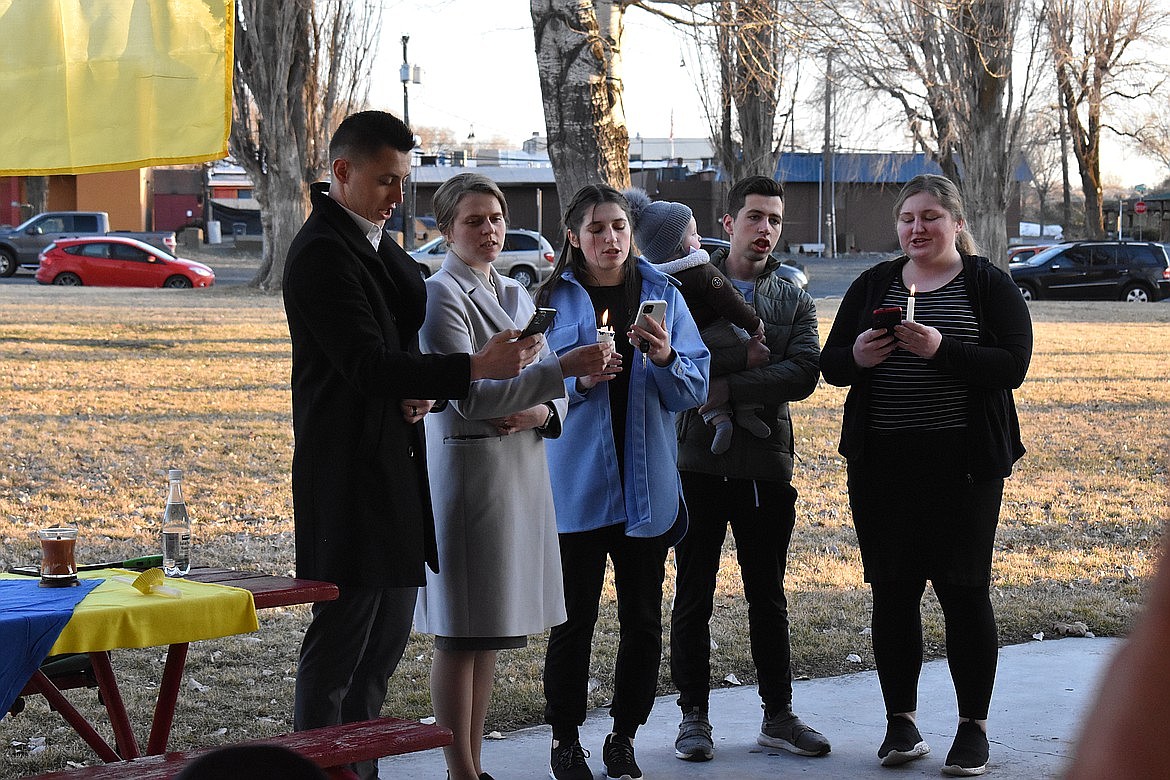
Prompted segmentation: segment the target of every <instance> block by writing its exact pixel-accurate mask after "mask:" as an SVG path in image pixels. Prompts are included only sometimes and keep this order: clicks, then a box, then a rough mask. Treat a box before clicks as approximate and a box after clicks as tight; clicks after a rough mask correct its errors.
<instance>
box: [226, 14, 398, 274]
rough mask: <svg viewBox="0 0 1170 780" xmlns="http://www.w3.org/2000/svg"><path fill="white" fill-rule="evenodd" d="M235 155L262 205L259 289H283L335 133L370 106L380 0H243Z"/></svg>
mask: <svg viewBox="0 0 1170 780" xmlns="http://www.w3.org/2000/svg"><path fill="white" fill-rule="evenodd" d="M236 7H237V14H236V45H235V50H236V78H235V79H234V80H233V98H234V106H233V112H232V135H231V149H232V154H233V156H234V157H235V158H236V160H237V161H238V162H239V163H240V165H242V166H243V167H244V169H245V170H247V171H248V175H249V176H250V177H251V179H252V182H253V184H254V186H255V196H256V200H257V201H259V202H260V222H261V225H262V226H263V228H264V248H263V255H262V258H261V263H260V269H259V270H258V271H257V273H256V276H255V277H254V278H253V279H252V281H251V284H252V285H253V286H255V287H259V288H261V289H264V290H279V289H280V285H281V279H282V277H283V275H284V262H285V257H286V255H287V254H288V247H289V245H290V244H291V243H292V240H293V238H295V237H296V234H297V231H298V230H300V228H301V225H302V224H304V221H305V216H306V215H307V213H308V208H309V205H308V204H309V200H308V188H307V185H308V184H310V183H312V182H314V181H316V180H318V179H319V178H320V177H321V176H322V175H323V174H324V172H325V170H326V168H327V167H328V164H329V160H328V140H329V133H330V132H331V131H332V129H333V128H334V127H335V126H336V125H337V124H338V123H339V122H340V121H341V119H342V118H344V117H345V116H346V115H347V114H349V113H350V111H351V110H352V109H353V108H354V106H355V105H358V104H360V103H361V102H363V101H364V99H365V94H364V93H365V88H364V87H363V86H362V85H363V84H367V83H368V82H367V76H368V74H369V69H370V67H371V64H372V62H373V60H374V57H373V51H374V43H373V41H374V40H376V37H377V35H378V32H379V29H380V25H379V22H378V18H379V17H378V16H377V14H378V13H380V6H379V4H378V2H377V0H237V6H236Z"/></svg>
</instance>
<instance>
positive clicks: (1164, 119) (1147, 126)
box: [1133, 108, 1170, 178]
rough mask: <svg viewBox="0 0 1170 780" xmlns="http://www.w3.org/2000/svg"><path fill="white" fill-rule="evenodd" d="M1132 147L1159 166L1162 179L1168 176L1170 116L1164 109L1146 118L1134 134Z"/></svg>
mask: <svg viewBox="0 0 1170 780" xmlns="http://www.w3.org/2000/svg"><path fill="white" fill-rule="evenodd" d="M1133 146H1134V147H1135V149H1136V150H1137V151H1139V152H1141V153H1142V154H1144V155H1146V156H1148V157H1153V158H1154V159H1155V160H1157V161H1158V162H1159V163H1160V164H1161V166H1162V168H1163V169H1164V170H1163V171H1162V173H1161V175H1162V177H1163V178H1165V177H1166V176H1167V175H1170V115H1167V113H1166V111H1165V109H1164V108H1163V110H1161V111H1154V112H1152V113H1150V114H1148V115H1147V116H1146V118H1145V121H1144V122H1143V123H1142V125H1141V127H1139V128H1137V130H1135V132H1134V140H1133Z"/></svg>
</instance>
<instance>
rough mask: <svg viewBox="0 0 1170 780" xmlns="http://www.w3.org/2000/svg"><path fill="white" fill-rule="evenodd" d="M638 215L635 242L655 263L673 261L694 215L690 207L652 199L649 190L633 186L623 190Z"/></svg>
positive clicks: (633, 212) (635, 219)
mask: <svg viewBox="0 0 1170 780" xmlns="http://www.w3.org/2000/svg"><path fill="white" fill-rule="evenodd" d="M622 194H623V195H625V196H626V200H627V201H629V203H630V213H631V216H633V218H634V241H635V243H637V245H638V249H640V250H641V251H642V256H643V257H645V258H646V259H647V260H649V261H650V262H651V263H664V262H666V261H667V260H673V259H674V257H675V256H676V255H677V254H678V250H679V247H681V246H682V242H683V238H684V237H685V236H686V232H687V226H688V225H689V224H690V223H691V217H692V216H694V215H693V213H692V212H691V209H690V207H689V206H687V205H686V204H683V203H671V202H670V201H666V200H656V201H651V200H650V196H649V195H647V194H646V191H645V190H643V189H640V188H638V187H631V188H630V189H628V190H626V191H624V192H623V193H622Z"/></svg>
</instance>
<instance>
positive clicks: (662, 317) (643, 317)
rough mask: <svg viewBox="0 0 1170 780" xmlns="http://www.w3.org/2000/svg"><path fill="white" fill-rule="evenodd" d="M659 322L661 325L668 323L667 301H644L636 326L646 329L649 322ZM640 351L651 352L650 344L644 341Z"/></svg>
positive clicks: (639, 347)
mask: <svg viewBox="0 0 1170 780" xmlns="http://www.w3.org/2000/svg"><path fill="white" fill-rule="evenodd" d="M651 319H653V320H657V321H658V324H659V325H664V324H665V323H666V301H642V305H641V308H640V309H639V310H638V319H637V321H636V322H635V324H636V325H640V326H641V327H643V328H644V327H646V322H647V320H651ZM638 349H640V350H642V351H643V352H649V351H650V344H649V342H647V341H642V342H641V343H640V344H638Z"/></svg>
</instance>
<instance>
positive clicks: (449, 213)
mask: <svg viewBox="0 0 1170 780" xmlns="http://www.w3.org/2000/svg"><path fill="white" fill-rule="evenodd" d="M469 192H477V193H481V194H483V195H491V196H492V197H493V198H495V199H496V200H497V201H499V204H500V210H501V211H502V212H503V214H504V220H505V221H507V219H508V201H506V200H504V193H503V192H501V191H500V188H499V186H497V185H496V183H495V182H494V181H492V180H491V179H489V178H488V177H486V176H484V175H483V174H481V173H461V174H459V175H457V176H452V177H451V178H450V179H447V181H445V182H443V183H442V185H440V187H439V189H437V190H435V194H434V197H432V198H431V206H432V207H433V208H434V210H435V223H436V224H438V226H439V232H441V233H442V234H443V235H447V231H448V230H450V229H451V223H452V222H454V221H455V215H456V214H457V213H458V212H459V202H460V201H461V200H463V196H464V195H466V194H467V193H469Z"/></svg>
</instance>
